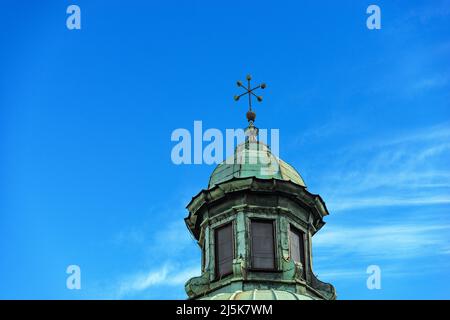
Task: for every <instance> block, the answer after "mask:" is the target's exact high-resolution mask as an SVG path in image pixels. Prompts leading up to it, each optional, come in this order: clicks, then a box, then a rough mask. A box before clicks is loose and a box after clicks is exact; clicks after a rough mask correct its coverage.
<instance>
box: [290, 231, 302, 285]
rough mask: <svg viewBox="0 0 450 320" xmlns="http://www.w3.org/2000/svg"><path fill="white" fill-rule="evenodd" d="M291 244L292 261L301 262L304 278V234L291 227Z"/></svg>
mask: <svg viewBox="0 0 450 320" xmlns="http://www.w3.org/2000/svg"><path fill="white" fill-rule="evenodd" d="M289 243H290V251H291V259H292V260H294V261H296V262H300V263H301V264H302V265H303V278H305V273H306V270H305V268H306V260H305V246H304V233H303V232H302V231H300V230H297V229H295V228H294V227H292V226H291V228H290V232H289Z"/></svg>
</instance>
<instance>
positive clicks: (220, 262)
mask: <svg viewBox="0 0 450 320" xmlns="http://www.w3.org/2000/svg"><path fill="white" fill-rule="evenodd" d="M214 236H215V238H214V243H215V258H216V259H215V260H216V277H217V278H221V277H224V276H226V275H229V274H231V273H232V272H233V258H234V250H233V246H234V245H233V226H232V224H231V223H228V224H226V225H224V226H222V227H219V228H217V229H215V231H214Z"/></svg>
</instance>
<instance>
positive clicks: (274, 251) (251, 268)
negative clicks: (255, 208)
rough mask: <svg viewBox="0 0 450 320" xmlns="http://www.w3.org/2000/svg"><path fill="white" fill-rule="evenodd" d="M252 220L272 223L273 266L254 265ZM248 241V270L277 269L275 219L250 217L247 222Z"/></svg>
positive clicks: (265, 270)
mask: <svg viewBox="0 0 450 320" xmlns="http://www.w3.org/2000/svg"><path fill="white" fill-rule="evenodd" d="M253 222H262V223H268V224H269V223H271V224H272V241H273V268H257V267H255V266H254V262H253V232H252V223H253ZM249 227H250V228H249V240H250V241H249V242H250V248H249V249H250V250H249V251H250V270H252V271H260V272H274V271H279V266H278V252H277V251H278V250H277V231H276V227H277V225H276V219H264V218H250V223H249Z"/></svg>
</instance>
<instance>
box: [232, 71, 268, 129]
mask: <svg viewBox="0 0 450 320" xmlns="http://www.w3.org/2000/svg"><path fill="white" fill-rule="evenodd" d="M246 79H247V83H248V85H247V86H245V85H244V84H243V83H242V81H238V82H237V86H238V87H240V88H244V90H245V92H244V93H242V94H240V95H236V96H234V100H235V101H238V100H239V99H240V98H241V97H243V96H245V95H246V94H248V111H247V120H248V122H250V123H253V121H255V119H256V113H255V112H254V111H253V110H252V96H255V97H256V100H258V102H261V101H262V97H261V96H257V95H256V94H255V93H254V92H253V91H255V90H256V89H265V88H266V84H265V83H261V84H260V85H258V86H256V87H254V88H252V87H251V84H250V81H251V80H252V76H251V75H249V74H248V75H247V77H246Z"/></svg>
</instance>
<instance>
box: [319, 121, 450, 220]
mask: <svg viewBox="0 0 450 320" xmlns="http://www.w3.org/2000/svg"><path fill="white" fill-rule="evenodd" d="M449 138H450V125H449V124H443V125H439V126H434V127H431V128H429V129H427V130H418V131H416V132H410V133H407V134H403V135H399V136H395V137H391V138H389V139H387V138H386V139H381V140H382V142H375V143H370V142H366V143H359V144H356V145H353V146H350V147H347V148H346V150H345V152H343V153H340V155H341V156H340V157H336V159H335V162H336V163H335V165H334V166H331V167H330V168H329V169H328V170H331V171H326V172H324V173H323V174H322V175H321V176H318V177H317V178H319V179H321V180H320V181H321V183H320V186H319V189H320V190H322V191H321V193H323V195H325V199H326V200H327V205H328V207H329V209H330V210H331V211H346V210H350V209H358V208H363V207H364V208H367V207H381V206H421V205H435V204H447V203H450V161H449V160H450V142H449Z"/></svg>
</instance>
